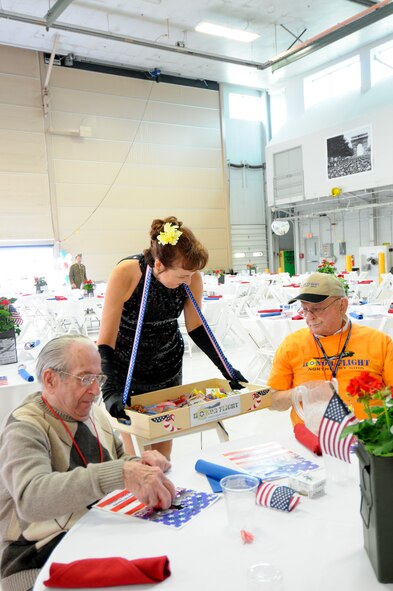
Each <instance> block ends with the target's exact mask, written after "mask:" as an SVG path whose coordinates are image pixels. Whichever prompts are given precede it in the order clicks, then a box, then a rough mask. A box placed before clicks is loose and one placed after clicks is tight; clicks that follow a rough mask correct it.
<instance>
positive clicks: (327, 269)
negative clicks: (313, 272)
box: [317, 259, 349, 294]
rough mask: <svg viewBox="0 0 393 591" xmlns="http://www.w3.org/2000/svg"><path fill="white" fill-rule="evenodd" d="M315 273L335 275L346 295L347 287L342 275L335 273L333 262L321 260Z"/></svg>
mask: <svg viewBox="0 0 393 591" xmlns="http://www.w3.org/2000/svg"><path fill="white" fill-rule="evenodd" d="M317 273H328V274H329V275H335V276H336V277H337V279H338V280H339V281H340V283H341V284H342V286H343V288H344V289H345V293H346V294H347V293H348V291H349V285H348V283H347V281H346V280H345V277H344V275H342V273H337V268H336V266H335V264H334V262H333V261H328V260H327V259H322V261H321V263H320V264H319V265H318V267H317Z"/></svg>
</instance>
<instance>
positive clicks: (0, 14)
mask: <svg viewBox="0 0 393 591" xmlns="http://www.w3.org/2000/svg"><path fill="white" fill-rule="evenodd" d="M0 18H4V19H8V20H13V21H17V22H21V23H26V24H29V25H34V26H38V27H46V21H45V19H42V18H38V17H34V16H29V15H24V14H18V13H16V12H9V11H6V10H0ZM51 28H52V29H59V30H61V31H66V32H68V33H76V34H79V35H87V36H90V37H97V38H100V39H109V40H110V41H117V42H120V43H127V44H129V45H138V46H142V47H149V48H151V49H156V50H159V51H170V52H173V53H179V54H183V55H190V56H193V57H198V58H202V59H209V60H213V61H217V62H225V63H228V64H235V65H238V66H245V67H247V68H257V69H265V68H263V67H261V64H260V63H259V62H254V61H249V60H242V59H238V58H236V57H228V56H224V55H218V54H215V53H207V52H205V51H199V50H196V49H189V48H187V47H180V46H177V45H176V46H175V45H173V46H172V45H165V44H164V43H157V42H156V41H147V40H146V39H138V38H137V37H129V36H127V35H119V34H117V33H110V32H108V31H100V30H98V29H90V28H88V27H79V26H74V25H69V24H67V23H60V22H56V23H54V24H53V25H52V27H51ZM262 65H263V64H262ZM267 67H269V66H268V65H267V66H266V68H267Z"/></svg>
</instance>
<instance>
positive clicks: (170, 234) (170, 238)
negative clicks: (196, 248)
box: [157, 222, 183, 246]
mask: <svg viewBox="0 0 393 591" xmlns="http://www.w3.org/2000/svg"><path fill="white" fill-rule="evenodd" d="M182 234H183V232H180V230H179V226H175V225H174V224H173V225H172V224H171V223H169V222H168V223H166V224H164V229H163V230H162V232H160V233H159V234H158V236H157V241H158V242H159V243H160V244H163V245H165V244H172V246H175V244H177V241H178V240H179V238H180V236H181V235H182Z"/></svg>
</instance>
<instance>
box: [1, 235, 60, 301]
mask: <svg viewBox="0 0 393 591" xmlns="http://www.w3.org/2000/svg"><path fill="white" fill-rule="evenodd" d="M0 269H1V277H0V289H1V291H2V292H3V295H4V293H6V294H14V293H18V292H21V293H32V292H33V290H34V276H40V277H41V276H42V277H45V278H46V280H47V281H48V280H52V279H53V277H52V276H53V274H54V260H53V243H51V244H37V245H15V246H1V245H0Z"/></svg>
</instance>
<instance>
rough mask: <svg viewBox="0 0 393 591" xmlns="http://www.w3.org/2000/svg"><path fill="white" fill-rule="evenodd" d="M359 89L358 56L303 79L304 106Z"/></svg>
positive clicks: (306, 107) (307, 106)
mask: <svg viewBox="0 0 393 591" xmlns="http://www.w3.org/2000/svg"><path fill="white" fill-rule="evenodd" d="M359 89H360V59H359V56H356V57H354V58H351V59H349V60H345V61H343V62H340V63H339V64H336V65H335V66H332V67H330V68H326V69H325V70H321V71H319V72H318V73H317V74H313V75H312V76H308V77H307V78H305V79H304V108H305V109H308V108H309V107H311V106H312V105H315V104H317V103H320V102H322V101H325V100H327V99H330V98H333V97H337V96H341V95H343V94H346V93H348V92H351V91H354V90H359Z"/></svg>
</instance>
